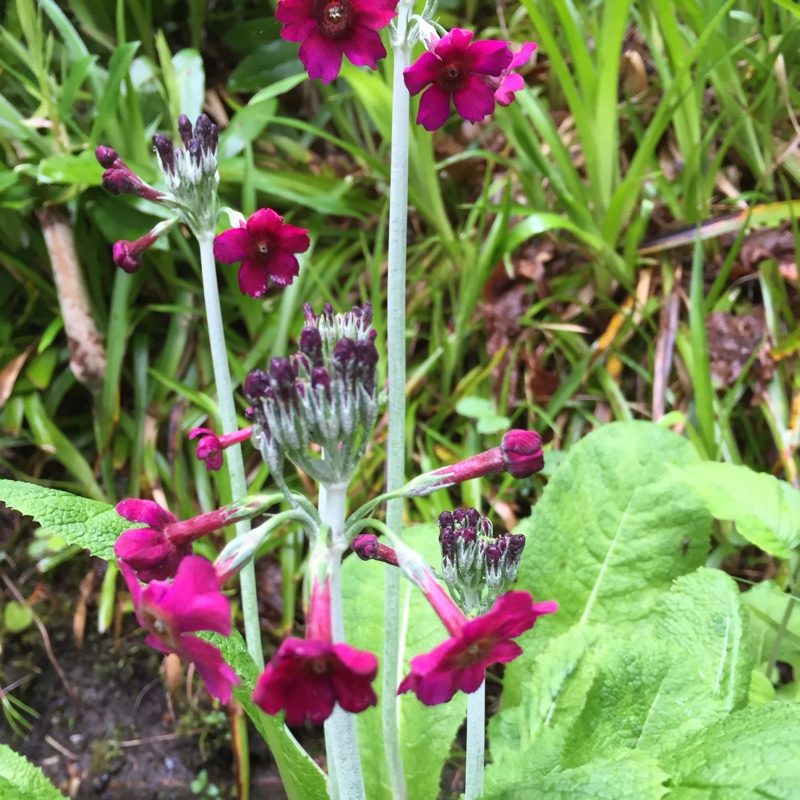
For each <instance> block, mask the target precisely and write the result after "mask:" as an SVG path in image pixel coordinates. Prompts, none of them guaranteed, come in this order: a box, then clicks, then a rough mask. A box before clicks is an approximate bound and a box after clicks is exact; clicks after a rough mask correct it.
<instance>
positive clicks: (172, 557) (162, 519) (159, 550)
mask: <svg viewBox="0 0 800 800" xmlns="http://www.w3.org/2000/svg"><path fill="white" fill-rule="evenodd" d="M117 513H118V514H119V515H120V516H121V517H122V518H123V519H126V520H128V522H143V523H144V524H145V525H146V526H147V527H146V528H130V529H129V530H127V531H123V532H122V534H120V537H119V539H117V542H116V544H115V545H114V554H115V555H116V556H117V558H118V559H119V560H120V562H122V563H123V564H126V565H127V566H128V567H129V568H130V569H132V570H133V571H134V572H135V573H136V574H137V576H138V577H139V580H141V581H143V582H144V583H148V582H149V581H163V580H166V579H167V578H171V577H172V576H173V575H175V573H176V571H177V570H178V566H179V564H180V563H181V560H182V559H183V558H184V557H185V556H188V555H189V554H190V553H191V552H192V542H193V541H194V540H195V539H199V538H200V537H201V536H205V535H206V534H207V533H212V532H213V531H217V530H219V529H220V528H224V527H226V526H227V525H229V524H230V518H231V515H230V513H229V512H228V511H227V510H225V509H222V510H219V511H211V512H210V513H208V514H200V515H199V516H197V517H193V518H192V519H188V520H186V521H185V522H179V521H178V518H177V517H176V516H175V515H174V514H171V513H170V512H169V511H166V510H165V509H163V508H161V506H160V505H158V503H155V502H153V501H152V500H123V501H122V502H121V503H118V504H117Z"/></svg>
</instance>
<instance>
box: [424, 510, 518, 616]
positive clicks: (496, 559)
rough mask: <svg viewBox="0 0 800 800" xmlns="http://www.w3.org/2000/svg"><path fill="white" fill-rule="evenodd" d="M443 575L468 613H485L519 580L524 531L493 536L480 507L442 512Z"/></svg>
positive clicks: (458, 602)
mask: <svg viewBox="0 0 800 800" xmlns="http://www.w3.org/2000/svg"><path fill="white" fill-rule="evenodd" d="M439 546H440V548H441V551H442V578H443V579H444V582H445V584H446V585H447V588H448V589H449V590H450V594H451V595H452V596H453V599H454V600H455V601H456V603H457V604H458V605H459V607H460V608H461V609H462V610H463V611H464V612H465V613H467V614H469V613H470V612H471V611H472V610H473V609H474V608H477V609H478V613H484V612H485V611H486V610H487V609H488V608H491V606H492V605H493V604H494V601H495V599H496V598H497V596H498V595H500V594H503V593H504V592H506V591H508V588H509V586H510V585H511V584H512V583H513V582H514V580H516V577H517V572H518V571H519V560H520V556H521V555H522V551H523V550H524V548H525V537H524V536H523V535H522V534H521V533H517V534H509V533H505V534H502V535H500V536H496V537H495V536H493V531H492V523H491V522H490V521H489V519H488V517H482V516H481V515H480V514H479V513H478V511H477V509H474V508H466V509H465V508H457V509H456V510H455V511H453V512H450V511H443V512H442V513H441V514H440V515H439Z"/></svg>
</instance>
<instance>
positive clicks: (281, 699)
mask: <svg viewBox="0 0 800 800" xmlns="http://www.w3.org/2000/svg"><path fill="white" fill-rule="evenodd" d="M377 674H378V659H377V658H376V657H375V656H374V655H373V654H372V653H368V652H366V651H364V650H356V649H355V648H354V647H350V646H349V645H346V644H334V643H333V641H332V639H331V609H330V585H329V582H328V580H327V579H326V580H325V583H324V588H323V587H321V586H320V584H319V581H318V580H316V579H315V581H314V588H313V589H312V593H311V607H310V609H309V615H308V627H307V629H306V638H305V639H296V638H289V639H286V640H285V641H284V642H283V643H282V644H281V646H280V647H279V648H278V651H277V653H275V655H274V656H273V657H272V659H270V662H269V664H267V667H266V669H265V670H264V672H263V673H261V675H260V676H259V678H258V682H257V683H256V688H255V691H254V692H253V702H254V703H256V705H258V706H260V707H261V708H263V709H264V711H266V712H267V713H268V714H277V713H278V712H279V711H282V710H283V711H285V712H286V722H287V724H289V725H302V724H303V723H304V722H306V721H307V722H312V723H315V724H318V723H320V722H324V721H325V720H326V719H328V717H329V716H330V715H331V714H332V713H333V709H334V706H335V704H336V703H339V705H340V706H341V707H342V708H343V709H344V710H345V711H349V712H350V713H351V714H358V713H359V712H361V711H364V710H365V709H367V708H369V707H370V706H374V705H375V704H376V703H377V702H378V697H377V695H376V694H375V691H374V690H373V688H372V681H373V680H375V676H376V675H377Z"/></svg>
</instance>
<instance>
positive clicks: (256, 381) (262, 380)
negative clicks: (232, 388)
mask: <svg viewBox="0 0 800 800" xmlns="http://www.w3.org/2000/svg"><path fill="white" fill-rule="evenodd" d="M269 387H270V379H269V375H268V374H267V373H266V372H264V370H263V369H254V370H252V371H251V372H249V373H248V375H247V378H245V382H244V396H245V397H246V398H247V399H248V400H249V401H250V402H251V403H255V402H256V401H258V400H260V399H261V398H262V397H264V395H265V393H266V390H267V389H268V388H269Z"/></svg>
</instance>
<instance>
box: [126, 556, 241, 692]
mask: <svg viewBox="0 0 800 800" xmlns="http://www.w3.org/2000/svg"><path fill="white" fill-rule="evenodd" d="M120 570H121V571H122V574H123V576H124V578H125V580H126V582H127V584H128V589H129V590H130V593H131V598H132V600H133V608H134V611H135V612H136V618H137V619H138V620H139V624H140V625H141V626H142V627H144V628H147V629H148V630H149V631H150V633H149V634H148V636H147V638H146V639H145V641H146V642H147V644H149V645H150V646H151V647H153V648H154V649H156V650H158V651H159V652H161V653H165V654H169V653H175V654H176V655H177V656H178V657H180V658H181V659H183V660H184V661H189V662H194V664H195V666H196V667H197V671H198V672H199V673H200V676H201V677H202V678H203V680H204V681H205V682H206V686H207V687H208V691H209V692H210V694H212V695H213V696H214V697H217V698H218V699H219V700H220V702H222V703H227V702H228V700H229V699H230V696H231V687H232V686H233V685H238V684H239V679H238V678H237V677H236V673H235V672H234V671H233V669H232V668H231V667H230V666H228V664H226V663H225V661H224V660H223V658H222V655H221V653H220V652H219V650H218V649H217V648H216V647H214V645H212V644H209V643H208V642H205V641H203V640H202V639H199V638H198V637H197V636H190V635H187V634H191V633H196V632H197V631H215V632H216V633H221V634H222V635H223V636H230V633H231V607H230V603H229V602H228V599H227V598H226V597H225V596H224V595H223V594H222V593H221V592H220V590H219V582H218V578H217V573H216V571H215V570H214V567H213V566H212V564H211V562H210V561H208V560H206V559H205V558H201V557H200V556H187V557H186V558H184V559H183V561H181V563H180V566H179V567H178V572H177V574H176V575H175V579H174V580H173V581H172V582H170V581H153V582H151V583H150V584H148V586H146V587H142V586H141V585H140V583H139V581H138V580H137V579H136V574H135V573H134V571H133V569H132V568H131V567H129V566H128V565H127V564H125V563H124V562H123V563H122V564H120Z"/></svg>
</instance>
